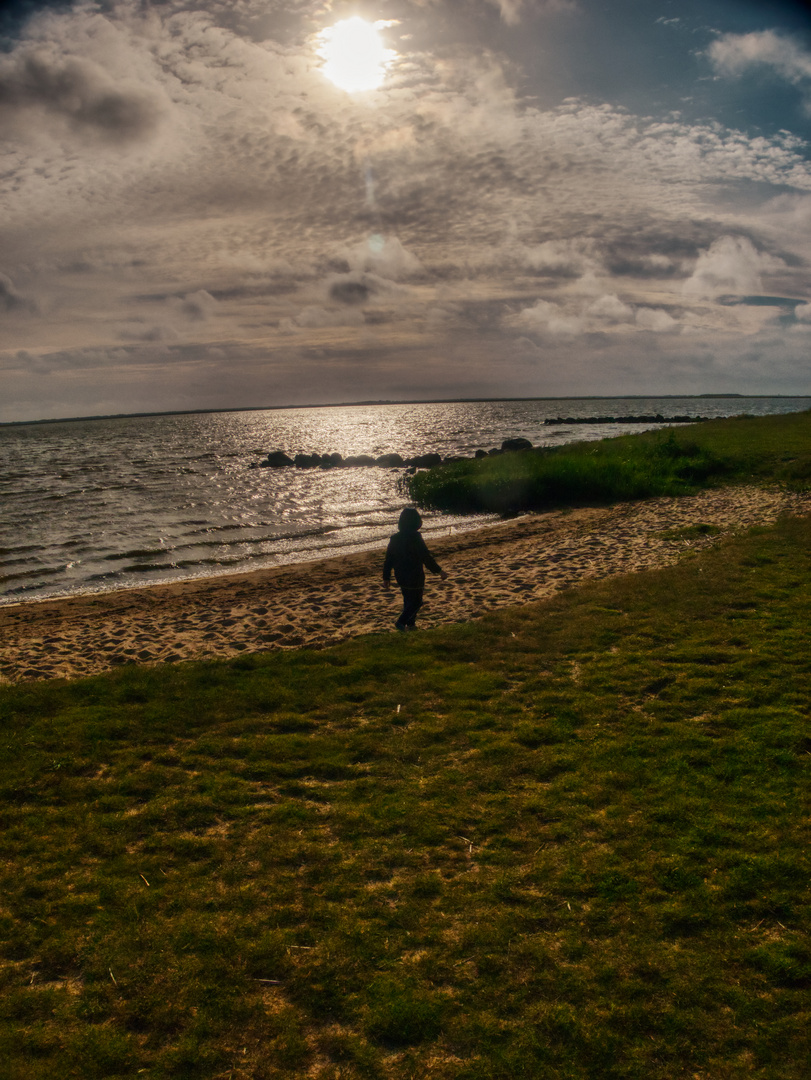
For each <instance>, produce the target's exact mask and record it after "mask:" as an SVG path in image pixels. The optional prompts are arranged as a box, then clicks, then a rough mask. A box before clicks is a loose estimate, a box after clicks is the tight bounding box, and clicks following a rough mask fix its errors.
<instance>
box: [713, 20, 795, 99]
mask: <svg viewBox="0 0 811 1080" xmlns="http://www.w3.org/2000/svg"><path fill="white" fill-rule="evenodd" d="M709 57H710V60H711V61H712V63H713V65H714V66H715V68H716V70H718V71H720V72H722V73H723V74H724V75H742V74H743V73H744V72H745V71H746V70H747V69H749V68H751V67H754V66H756V65H759V66H762V67H769V68H771V69H772V70H773V71H774V72H775V74H777V75H779V76H780V77H781V78H783V79H786V80H787V81H788V82H790V83H793V84H794V85H795V86H799V87H803V88H805V93H806V95H807V99H806V107H807V108H811V52H807V51H806V50H804V49H802V48H800V47H799V46H798V45H797V44H796V42H795V41H793V40H792V39H791V38H790V37H786V36H784V35H782V34H777V33H775V31H774V30H757V31H755V32H753V33H750V34H724V35H723V36H722V37H720V38H718V40H717V41H714V42H713V43H712V45H710V48H709Z"/></svg>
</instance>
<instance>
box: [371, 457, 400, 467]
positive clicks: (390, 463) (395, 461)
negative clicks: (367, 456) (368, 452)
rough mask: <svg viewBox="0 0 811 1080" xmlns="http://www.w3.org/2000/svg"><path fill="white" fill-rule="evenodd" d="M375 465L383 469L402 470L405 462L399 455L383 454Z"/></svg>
mask: <svg viewBox="0 0 811 1080" xmlns="http://www.w3.org/2000/svg"><path fill="white" fill-rule="evenodd" d="M375 465H378V466H380V468H381V469H402V467H403V465H405V462H404V461H403V459H402V458H401V457H400V455H399V454H381V456H380V457H379V458H377V460H376V461H375Z"/></svg>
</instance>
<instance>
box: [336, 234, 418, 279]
mask: <svg viewBox="0 0 811 1080" xmlns="http://www.w3.org/2000/svg"><path fill="white" fill-rule="evenodd" d="M341 254H342V255H343V257H344V258H345V259H346V262H347V264H348V266H349V268H350V269H351V270H356V271H364V272H371V273H374V274H377V275H378V276H379V277H383V278H390V279H391V280H392V281H399V280H400V279H401V278H404V277H411V276H414V275H416V274H422V273H424V268H423V265H422V263H421V262H420V260H419V259H418V258H417V256H416V255H414V254H413V253H412V252H410V251H406V249H405V248H404V247H403V245H402V243H401V242H400V240H399V239H398V238H397V237H396V236H383V235H381V234H380V233H373V234H372V235H371V236H369V237H367V239H365V240H361V241H360V243H359V244H355V245H353V246H351V247H347V248H344V249H342V252H341Z"/></svg>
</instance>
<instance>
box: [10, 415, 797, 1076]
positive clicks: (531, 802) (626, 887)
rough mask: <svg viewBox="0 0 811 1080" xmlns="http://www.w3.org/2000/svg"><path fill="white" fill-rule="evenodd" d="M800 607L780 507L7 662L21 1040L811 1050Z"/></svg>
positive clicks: (533, 1057) (14, 1049)
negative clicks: (369, 628) (233, 637)
mask: <svg viewBox="0 0 811 1080" xmlns="http://www.w3.org/2000/svg"><path fill="white" fill-rule="evenodd" d="M742 423H743V422H742ZM807 426H808V424H807V421H806V428H807ZM787 454H788V452H787ZM787 454H786V456H787ZM696 527H697V528H701V525H700V523H697V525H696ZM809 625H811V520H808V519H786V520H785V521H782V522H780V523H778V524H777V525H776V526H775V527H774V528H771V529H758V530H754V531H752V532H750V533H747V534H742V535H740V536H737V537H733V538H732V539H727V540H724V541H722V542H721V543H720V544H719V546H718V547H716V548H713V549H710V550H707V551H705V552H704V553H702V554H701V555H699V556H695V555H693V556H688V557H686V558H685V559H684V560H683V561H682V562H680V563H679V564H678V565H677V566H675V567H672V568H670V569H667V570H662V571H656V572H648V573H643V574H636V575H632V576H628V577H624V578H616V579H613V580H611V581H608V582H603V583H593V584H590V585H588V586H586V587H582V588H579V589H577V590H572V591H571V592H567V593H563V594H561V595H559V596H558V597H557V598H556V599H554V600H552V601H548V602H544V603H539V604H533V605H528V606H526V607H523V608H517V609H512V610H509V611H506V612H502V613H499V614H496V615H491V616H488V617H487V618H485V619H483V620H481V621H478V622H475V623H471V624H469V625H464V626H458V627H452V628H445V629H439V630H432V631H425V632H421V633H419V634H413V635H395V634H391V635H381V636H374V637H367V638H363V639H358V640H355V641H352V642H349V643H346V644H344V645H342V646H339V647H335V648H331V649H328V650H324V651H320V652H319V651H313V650H301V651H296V652H288V653H279V652H276V653H268V654H258V655H253V656H242V657H240V658H238V659H237V660H234V661H231V662H222V663H205V664H183V665H175V666H165V667H158V668H138V667H129V668H123V669H120V670H118V671H116V672H115V673H112V674H110V675H107V676H103V677H96V678H92V679H84V680H77V681H75V682H71V683H61V682H52V683H30V684H25V685H21V686H18V687H5V688H0V709H1V710H2V716H3V721H2V733H1V737H0V747H1V748H2V754H3V757H2V773H1V774H0V775H1V778H2V808H3V821H2V850H3V857H2V860H0V872H1V873H2V883H1V886H2V894H0V895H1V896H2V900H1V901H0V913H1V914H0V924H2V933H0V940H1V941H2V953H1V956H0V978H2V993H0V1017H1V1019H0V1075H2V1077H3V1080H6V1078H7V1080H45V1078H48V1080H52V1078H53V1077H54V1076H59V1077H60V1078H61V1077H71V1078H73V1077H75V1078H80V1080H93V1078H99V1080H102V1078H103V1080H113V1078H118V1077H147V1078H150V1080H159V1078H164V1077H165V1078H170V1077H171V1078H182V1080H185V1078H195V1077H200V1078H212V1080H214V1078H223V1080H224V1078H227V1077H231V1078H234V1080H236V1078H254V1080H260V1078H268V1080H271V1078H274V1080H275V1078H279V1080H280V1078H289V1077H298V1076H302V1077H305V1076H306V1077H317V1078H334V1080H338V1078H345V1080H349V1078H356V1077H357V1078H360V1077H367V1078H396V1080H407V1078H412V1077H415V1078H416V1077H419V1078H423V1077H424V1078H432V1080H433V1078H440V1080H451V1078H453V1080H457V1078H459V1080H474V1078H475V1080H491V1078H504V1080H513V1078H532V1080H536V1078H543V1080H545V1078H547V1077H548V1078H552V1080H564V1078H565V1080H603V1078H612V1080H614V1078H616V1080H619V1078H635V1080H676V1078H682V1077H683V1078H685V1080H688V1078H689V1080H695V1078H696V1077H698V1078H700V1080H721V1078H724V1080H726V1078H730V1080H732V1078H735V1080H738V1078H740V1080H744V1078H746V1080H751V1078H757V1080H805V1078H807V1077H808V1061H809V1060H810V1059H811V1038H810V1037H809V1032H811V993H810V992H809V991H811V937H810V936H809V926H811V885H810V876H809V869H811V867H810V865H809V864H810V863H811V858H809V840H810V839H811V837H810V836H809V833H810V832H811V827H810V823H809V795H810V794H811V784H809V775H810V773H809V767H810V766H811V725H810V724H809V713H810V712H811V695H809V686H810V685H811V651H810V650H809V644H808V641H809V634H808V627H809Z"/></svg>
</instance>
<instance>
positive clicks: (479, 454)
mask: <svg viewBox="0 0 811 1080" xmlns="http://www.w3.org/2000/svg"><path fill="white" fill-rule="evenodd" d="M474 457H477V458H483V457H487V451H486V450H477V451H476V453H475V455H474Z"/></svg>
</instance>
